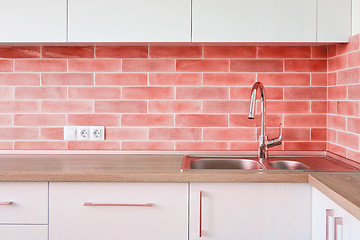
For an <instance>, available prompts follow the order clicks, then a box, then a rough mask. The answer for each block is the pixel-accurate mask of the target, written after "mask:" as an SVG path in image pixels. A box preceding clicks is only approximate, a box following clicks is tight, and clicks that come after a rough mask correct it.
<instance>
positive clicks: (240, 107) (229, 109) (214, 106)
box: [203, 100, 250, 113]
mask: <svg viewBox="0 0 360 240" xmlns="http://www.w3.org/2000/svg"><path fill="white" fill-rule="evenodd" d="M249 107H250V103H249V101H226V100H225V101H204V102H203V113H248V112H249Z"/></svg>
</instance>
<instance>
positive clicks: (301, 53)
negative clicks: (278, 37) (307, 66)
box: [258, 46, 311, 58]
mask: <svg viewBox="0 0 360 240" xmlns="http://www.w3.org/2000/svg"><path fill="white" fill-rule="evenodd" d="M258 57H259V58H310V57H311V47H283V46H261V47H258Z"/></svg>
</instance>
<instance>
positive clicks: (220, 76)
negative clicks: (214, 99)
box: [203, 73, 256, 86]
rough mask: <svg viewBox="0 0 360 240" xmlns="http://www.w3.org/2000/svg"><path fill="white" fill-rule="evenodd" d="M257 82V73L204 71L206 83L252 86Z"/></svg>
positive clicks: (204, 81) (204, 82)
mask: <svg viewBox="0 0 360 240" xmlns="http://www.w3.org/2000/svg"><path fill="white" fill-rule="evenodd" d="M255 82H256V74H255V73H204V75H203V84H204V85H214V86H251V85H252V84H254V83H255Z"/></svg>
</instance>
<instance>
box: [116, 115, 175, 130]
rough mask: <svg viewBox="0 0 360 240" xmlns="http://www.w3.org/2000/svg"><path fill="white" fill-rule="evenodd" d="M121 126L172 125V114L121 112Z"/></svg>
mask: <svg viewBox="0 0 360 240" xmlns="http://www.w3.org/2000/svg"><path fill="white" fill-rule="evenodd" d="M121 126H124V127H125V126H126V127H139V126H144V127H146V126H148V127H149V126H155V127H156V126H158V127H162V126H174V116H173V114H122V115H121Z"/></svg>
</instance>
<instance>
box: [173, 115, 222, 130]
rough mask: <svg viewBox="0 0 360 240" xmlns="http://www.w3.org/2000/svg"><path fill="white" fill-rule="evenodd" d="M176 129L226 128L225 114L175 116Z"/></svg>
mask: <svg viewBox="0 0 360 240" xmlns="http://www.w3.org/2000/svg"><path fill="white" fill-rule="evenodd" d="M175 125H176V126H177V127H227V126H228V116H227V115H226V114H177V115H176V117H175Z"/></svg>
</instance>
